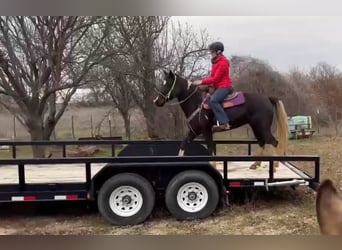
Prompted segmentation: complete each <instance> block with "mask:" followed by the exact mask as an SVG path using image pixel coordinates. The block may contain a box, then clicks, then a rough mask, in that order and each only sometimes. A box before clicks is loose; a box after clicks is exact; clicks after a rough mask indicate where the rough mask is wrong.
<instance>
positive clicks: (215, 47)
mask: <svg viewBox="0 0 342 250" xmlns="http://www.w3.org/2000/svg"><path fill="white" fill-rule="evenodd" d="M209 50H210V51H215V52H218V51H221V52H223V51H224V46H223V43H221V42H214V43H212V44H210V45H209Z"/></svg>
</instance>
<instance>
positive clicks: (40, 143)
mask: <svg viewBox="0 0 342 250" xmlns="http://www.w3.org/2000/svg"><path fill="white" fill-rule="evenodd" d="M181 142H182V141H180V140H148V141H145V140H132V141H128V140H72V141H71V140H59V141H0V146H10V148H11V151H12V158H14V159H15V158H17V149H18V147H20V146H21V147H22V146H60V147H62V156H63V157H66V149H67V146H75V145H102V146H103V145H110V146H111V155H112V156H115V155H116V154H115V153H116V150H115V146H117V145H158V144H159V145H166V144H168V145H180V143H181ZM192 144H205V141H204V140H194V141H193V142H192ZM256 144H257V141H256V140H250V139H246V140H215V141H214V145H215V152H216V151H217V145H246V146H247V154H248V155H251V154H252V145H256Z"/></svg>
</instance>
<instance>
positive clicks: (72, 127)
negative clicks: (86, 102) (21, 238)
mask: <svg viewBox="0 0 342 250" xmlns="http://www.w3.org/2000/svg"><path fill="white" fill-rule="evenodd" d="M71 134H72V138H73V139H74V140H75V129H74V116H73V115H72V116H71Z"/></svg>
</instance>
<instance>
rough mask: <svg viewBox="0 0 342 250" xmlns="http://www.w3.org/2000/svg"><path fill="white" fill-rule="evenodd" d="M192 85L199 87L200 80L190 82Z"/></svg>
mask: <svg viewBox="0 0 342 250" xmlns="http://www.w3.org/2000/svg"><path fill="white" fill-rule="evenodd" d="M192 84H193V85H201V84H202V80H195V81H193V82H192Z"/></svg>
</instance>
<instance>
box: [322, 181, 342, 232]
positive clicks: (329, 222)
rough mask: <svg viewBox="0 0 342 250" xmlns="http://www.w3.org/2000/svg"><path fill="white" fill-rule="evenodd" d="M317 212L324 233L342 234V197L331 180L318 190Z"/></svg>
mask: <svg viewBox="0 0 342 250" xmlns="http://www.w3.org/2000/svg"><path fill="white" fill-rule="evenodd" d="M316 212H317V220H318V223H319V227H320V230H321V232H322V234H327V235H342V198H341V196H340V195H339V194H338V192H337V190H336V188H335V187H334V185H333V183H332V182H331V181H330V180H326V181H324V182H323V183H322V184H321V185H320V187H319V188H318V190H317V199H316Z"/></svg>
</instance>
